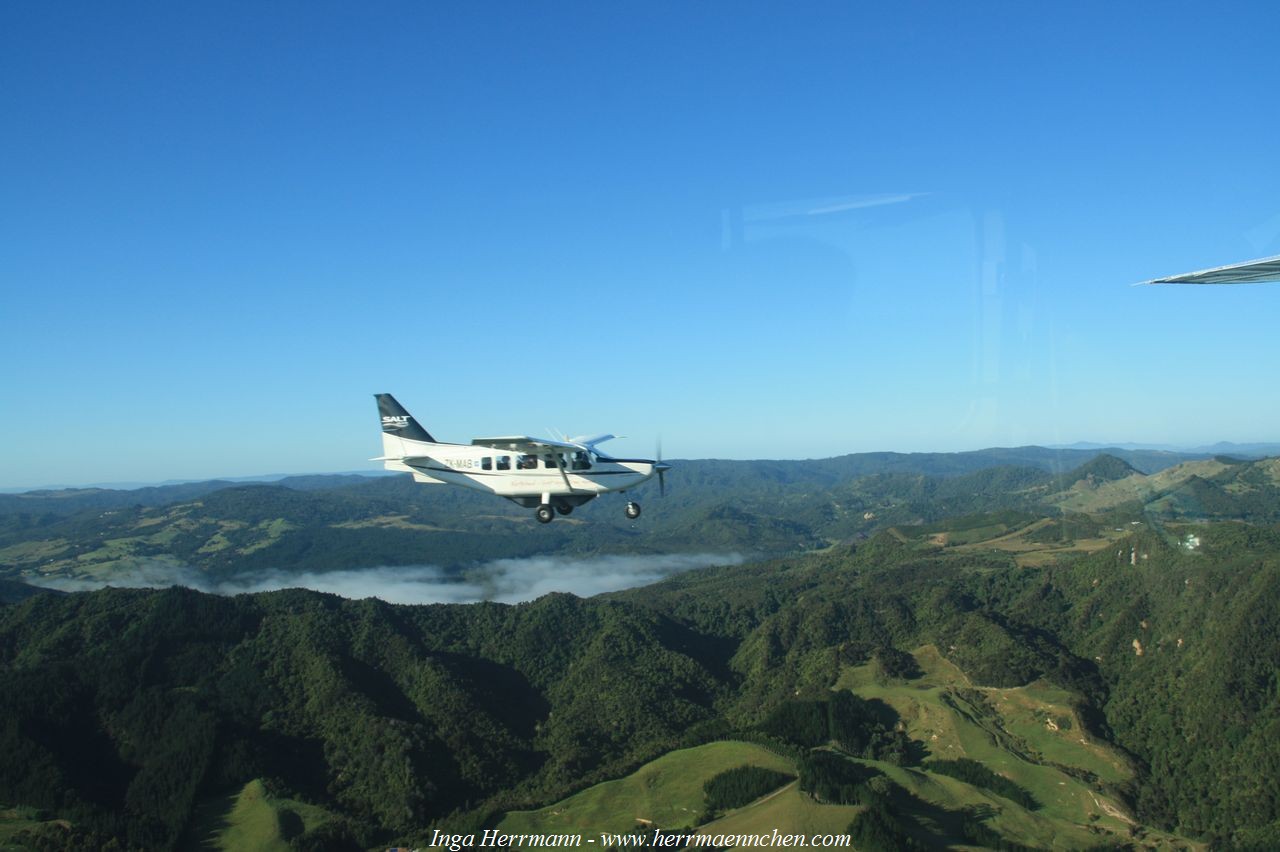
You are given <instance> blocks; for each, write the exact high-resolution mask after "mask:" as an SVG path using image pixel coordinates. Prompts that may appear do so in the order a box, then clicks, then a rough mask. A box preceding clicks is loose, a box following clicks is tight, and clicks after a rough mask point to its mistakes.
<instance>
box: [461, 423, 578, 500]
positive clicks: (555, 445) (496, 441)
mask: <svg viewBox="0 0 1280 852" xmlns="http://www.w3.org/2000/svg"><path fill="white" fill-rule="evenodd" d="M471 446H473V447H491V448H493V449H495V450H506V451H508V452H512V453H529V454H532V455H537V454H538V453H539V452H541V451H543V450H585V449H587V448H586V447H584V446H582V445H581V444H568V443H565V442H564V441H551V440H548V439H547V438H530V437H529V436H528V435H510V436H507V437H503V438H472V439H471ZM551 460H552V461H553V462H554V463H555V466H556V469H557V470H559V471H560V478H561V479H563V480H564V487H565V488H568V489H569V492H570V493H573V490H574V489H573V483H571V482H569V474H568V473H566V472H565V469H564V463H565V460H564V456H562V455H561V454H560V453H557V452H553V453H551Z"/></svg>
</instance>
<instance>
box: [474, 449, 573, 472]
mask: <svg viewBox="0 0 1280 852" xmlns="http://www.w3.org/2000/svg"><path fill="white" fill-rule="evenodd" d="M557 455H558V456H560V463H559V464H557V463H556V456H557ZM542 466H543V467H544V468H546V469H547V470H556V469H557V468H558V467H560V466H563V467H564V468H565V469H566V470H591V456H590V455H589V454H587V453H586V452H583V451H582V450H579V451H578V452H576V453H574V454H573V455H572V456H571V457H570V456H567V455H566V454H565V453H547V454H546V455H544V456H542ZM537 468H538V456H536V455H532V454H524V455H518V456H516V470H537ZM480 469H481V470H511V456H497V457H494V456H485V457H483V458H482V459H480Z"/></svg>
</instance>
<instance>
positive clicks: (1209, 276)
mask: <svg viewBox="0 0 1280 852" xmlns="http://www.w3.org/2000/svg"><path fill="white" fill-rule="evenodd" d="M1266 281H1280V256H1276V257H1264V258H1262V259H1261V260H1250V261H1246V262H1245V263H1233V264H1231V265H1229V266H1216V267H1214V268H1213V269H1202V270H1200V271H1199V272H1184V273H1182V274H1181V275H1169V276H1166V277H1164V278H1152V279H1151V280H1150V281H1142V282H1140V283H1142V284H1261V283H1263V282H1266Z"/></svg>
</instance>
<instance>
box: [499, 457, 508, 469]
mask: <svg viewBox="0 0 1280 852" xmlns="http://www.w3.org/2000/svg"><path fill="white" fill-rule="evenodd" d="M498 470H511V456H498Z"/></svg>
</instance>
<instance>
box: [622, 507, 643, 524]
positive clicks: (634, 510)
mask: <svg viewBox="0 0 1280 852" xmlns="http://www.w3.org/2000/svg"><path fill="white" fill-rule="evenodd" d="M625 511H626V513H627V517H628V518H630V519H631V520H633V521H634V520H635V519H636V518H638V517H640V504H639V503H628V504H627V508H626V510H625Z"/></svg>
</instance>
